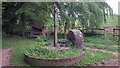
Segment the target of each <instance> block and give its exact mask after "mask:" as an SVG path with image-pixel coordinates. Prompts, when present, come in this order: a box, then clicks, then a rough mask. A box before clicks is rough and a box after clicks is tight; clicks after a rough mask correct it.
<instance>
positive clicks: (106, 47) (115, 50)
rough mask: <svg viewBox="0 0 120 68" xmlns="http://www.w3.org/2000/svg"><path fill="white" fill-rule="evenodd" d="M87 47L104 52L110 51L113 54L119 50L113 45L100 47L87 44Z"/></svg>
mask: <svg viewBox="0 0 120 68" xmlns="http://www.w3.org/2000/svg"><path fill="white" fill-rule="evenodd" d="M85 46H86V47H91V48H98V49H104V50H109V51H113V52H117V51H118V48H116V47H113V46H111V45H99V44H92V43H86V44H85Z"/></svg>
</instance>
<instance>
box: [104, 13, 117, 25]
mask: <svg viewBox="0 0 120 68" xmlns="http://www.w3.org/2000/svg"><path fill="white" fill-rule="evenodd" d="M116 25H118V16H117V15H115V16H113V17H108V18H107V22H106V23H103V25H102V26H116Z"/></svg>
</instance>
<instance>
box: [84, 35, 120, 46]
mask: <svg viewBox="0 0 120 68" xmlns="http://www.w3.org/2000/svg"><path fill="white" fill-rule="evenodd" d="M85 42H87V43H94V44H102V45H116V44H117V43H118V42H116V41H114V40H112V39H110V38H109V37H104V36H92V37H91V36H86V37H85Z"/></svg>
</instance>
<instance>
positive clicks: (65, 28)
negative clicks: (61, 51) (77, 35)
mask: <svg viewBox="0 0 120 68" xmlns="http://www.w3.org/2000/svg"><path fill="white" fill-rule="evenodd" d="M66 31H67V22H65V26H64V37H66Z"/></svg>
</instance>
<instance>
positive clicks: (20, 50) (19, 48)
mask: <svg viewBox="0 0 120 68" xmlns="http://www.w3.org/2000/svg"><path fill="white" fill-rule="evenodd" d="M2 40H3V41H2V47H3V48H10V47H11V59H10V63H11V64H12V65H16V66H23V65H27V64H25V63H24V52H25V48H26V47H29V46H31V45H32V44H33V43H34V42H35V41H34V40H33V39H25V38H20V37H16V38H15V37H14V38H3V39H2Z"/></svg>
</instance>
